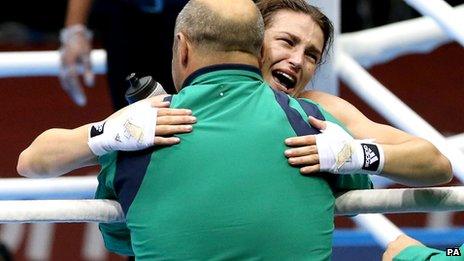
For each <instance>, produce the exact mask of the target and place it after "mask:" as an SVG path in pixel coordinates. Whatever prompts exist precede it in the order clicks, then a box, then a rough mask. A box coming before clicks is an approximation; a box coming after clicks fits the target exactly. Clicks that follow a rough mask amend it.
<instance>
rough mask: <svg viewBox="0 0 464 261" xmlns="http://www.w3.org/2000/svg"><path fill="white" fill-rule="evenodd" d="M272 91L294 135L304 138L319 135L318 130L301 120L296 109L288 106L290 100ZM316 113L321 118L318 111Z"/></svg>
mask: <svg viewBox="0 0 464 261" xmlns="http://www.w3.org/2000/svg"><path fill="white" fill-rule="evenodd" d="M273 91H274V95H275V98H276V100H277V102H278V103H279V105H280V107H282V109H283V110H284V112H285V115H287V119H288V121H289V122H290V125H291V126H292V128H293V130H294V131H295V133H296V135H298V136H304V135H313V134H318V133H320V132H319V130H317V129H315V128H313V127H311V126H310V125H309V124H308V123H306V119H303V118H302V117H301V115H300V113H299V112H298V111H297V110H296V109H294V108H292V107H290V105H289V101H290V98H289V97H288V95H287V94H285V93H283V92H280V91H276V90H273ZM316 109H317V108H316ZM317 112H318V113H319V114H320V116H322V114H321V112H320V111H319V110H317ZM306 113H308V112H306ZM313 113H314V112H313ZM310 115H312V114H310ZM316 115H317V113H316ZM316 115H314V116H316Z"/></svg>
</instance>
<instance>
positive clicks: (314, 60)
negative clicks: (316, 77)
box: [306, 53, 319, 63]
mask: <svg viewBox="0 0 464 261" xmlns="http://www.w3.org/2000/svg"><path fill="white" fill-rule="evenodd" d="M306 57H308V58H309V59H310V60H312V61H313V62H314V63H318V62H319V59H318V57H317V55H315V54H312V53H308V54H306Z"/></svg>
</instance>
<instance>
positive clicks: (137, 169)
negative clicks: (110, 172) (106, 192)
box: [114, 147, 154, 214]
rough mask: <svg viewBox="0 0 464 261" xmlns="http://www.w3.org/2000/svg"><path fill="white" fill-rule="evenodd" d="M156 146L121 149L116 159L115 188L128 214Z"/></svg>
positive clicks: (123, 208) (120, 202) (125, 212)
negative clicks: (134, 149)
mask: <svg viewBox="0 0 464 261" xmlns="http://www.w3.org/2000/svg"><path fill="white" fill-rule="evenodd" d="M153 150H154V148H153V147H152V148H148V149H145V150H141V151H120V152H118V158H117V161H116V174H115V177H114V190H115V192H116V194H117V196H118V201H119V204H121V207H122V210H123V211H124V214H127V210H128V209H129V207H130V205H131V204H132V201H134V198H135V195H137V192H138V190H139V187H140V184H142V181H143V177H145V173H146V172H147V168H148V164H149V163H150V158H151V154H152V153H153Z"/></svg>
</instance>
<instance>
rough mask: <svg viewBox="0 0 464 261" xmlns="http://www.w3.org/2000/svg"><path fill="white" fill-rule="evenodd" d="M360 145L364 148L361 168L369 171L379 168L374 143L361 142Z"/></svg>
mask: <svg viewBox="0 0 464 261" xmlns="http://www.w3.org/2000/svg"><path fill="white" fill-rule="evenodd" d="M361 146H362V148H363V150H364V164H363V167H362V169H365V170H369V171H377V169H378V168H379V164H380V161H379V157H380V153H379V149H378V148H377V146H376V145H374V144H365V143H361Z"/></svg>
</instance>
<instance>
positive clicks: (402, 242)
mask: <svg viewBox="0 0 464 261" xmlns="http://www.w3.org/2000/svg"><path fill="white" fill-rule="evenodd" d="M408 246H423V244H422V243H421V242H419V241H417V240H415V239H414V238H411V237H408V236H406V235H400V236H399V237H398V238H396V239H395V240H394V241H392V242H390V243H389V244H388V246H387V250H386V251H385V253H383V256H382V261H391V260H393V258H394V257H395V256H396V255H398V254H399V253H400V252H401V251H403V250H404V249H405V248H406V247H408Z"/></svg>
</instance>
